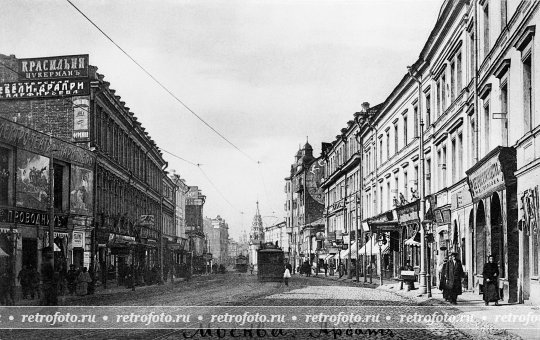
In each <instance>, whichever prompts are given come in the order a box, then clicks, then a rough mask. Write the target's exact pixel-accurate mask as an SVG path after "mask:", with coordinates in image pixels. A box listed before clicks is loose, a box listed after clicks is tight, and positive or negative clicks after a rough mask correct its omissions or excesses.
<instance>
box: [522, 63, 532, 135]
mask: <svg viewBox="0 0 540 340" xmlns="http://www.w3.org/2000/svg"><path fill="white" fill-rule="evenodd" d="M531 71H532V64H531V57H530V56H529V57H528V58H527V59H525V60H524V61H523V119H524V120H523V123H524V128H525V131H524V132H528V131H530V130H531V129H532V126H533V117H532V113H533V109H532V94H533V93H534V92H533V89H532V78H531Z"/></svg>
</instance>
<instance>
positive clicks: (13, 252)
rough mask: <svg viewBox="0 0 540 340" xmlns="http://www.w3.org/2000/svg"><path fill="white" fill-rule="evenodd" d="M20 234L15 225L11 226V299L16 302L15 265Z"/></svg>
mask: <svg viewBox="0 0 540 340" xmlns="http://www.w3.org/2000/svg"><path fill="white" fill-rule="evenodd" d="M18 236H19V235H18V234H17V232H16V231H15V229H14V228H13V226H10V228H9V233H8V239H9V242H10V243H11V244H10V246H11V254H9V255H10V265H11V268H10V272H11V277H10V282H9V286H10V291H9V295H10V299H11V303H13V304H15V286H16V282H17V281H16V276H17V273H16V269H15V266H16V263H17V240H18Z"/></svg>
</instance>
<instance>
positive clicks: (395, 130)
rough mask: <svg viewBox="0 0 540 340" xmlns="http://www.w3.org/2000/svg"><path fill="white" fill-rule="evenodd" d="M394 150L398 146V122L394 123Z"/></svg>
mask: <svg viewBox="0 0 540 340" xmlns="http://www.w3.org/2000/svg"><path fill="white" fill-rule="evenodd" d="M394 150H396V153H397V152H398V150H399V147H398V122H395V123H394Z"/></svg>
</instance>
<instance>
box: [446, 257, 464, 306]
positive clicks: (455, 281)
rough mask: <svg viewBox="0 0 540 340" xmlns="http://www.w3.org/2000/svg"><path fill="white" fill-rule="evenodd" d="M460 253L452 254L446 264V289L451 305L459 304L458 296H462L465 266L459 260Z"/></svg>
mask: <svg viewBox="0 0 540 340" xmlns="http://www.w3.org/2000/svg"><path fill="white" fill-rule="evenodd" d="M457 256H458V253H456V252H453V253H451V254H450V259H449V260H448V263H447V264H446V273H445V274H446V287H445V288H446V289H447V294H448V295H447V296H448V298H449V300H450V303H451V304H453V305H455V304H457V296H458V295H461V293H462V290H461V278H462V277H463V266H462V265H461V261H460V260H458V259H457Z"/></svg>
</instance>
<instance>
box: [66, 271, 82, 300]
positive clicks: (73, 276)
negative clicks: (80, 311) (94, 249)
mask: <svg viewBox="0 0 540 340" xmlns="http://www.w3.org/2000/svg"><path fill="white" fill-rule="evenodd" d="M78 276H79V271H78V270H77V269H76V268H75V265H74V264H72V265H70V266H69V270H68V272H67V274H66V280H67V288H68V292H69V295H73V294H75V288H76V287H77V277H78Z"/></svg>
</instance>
